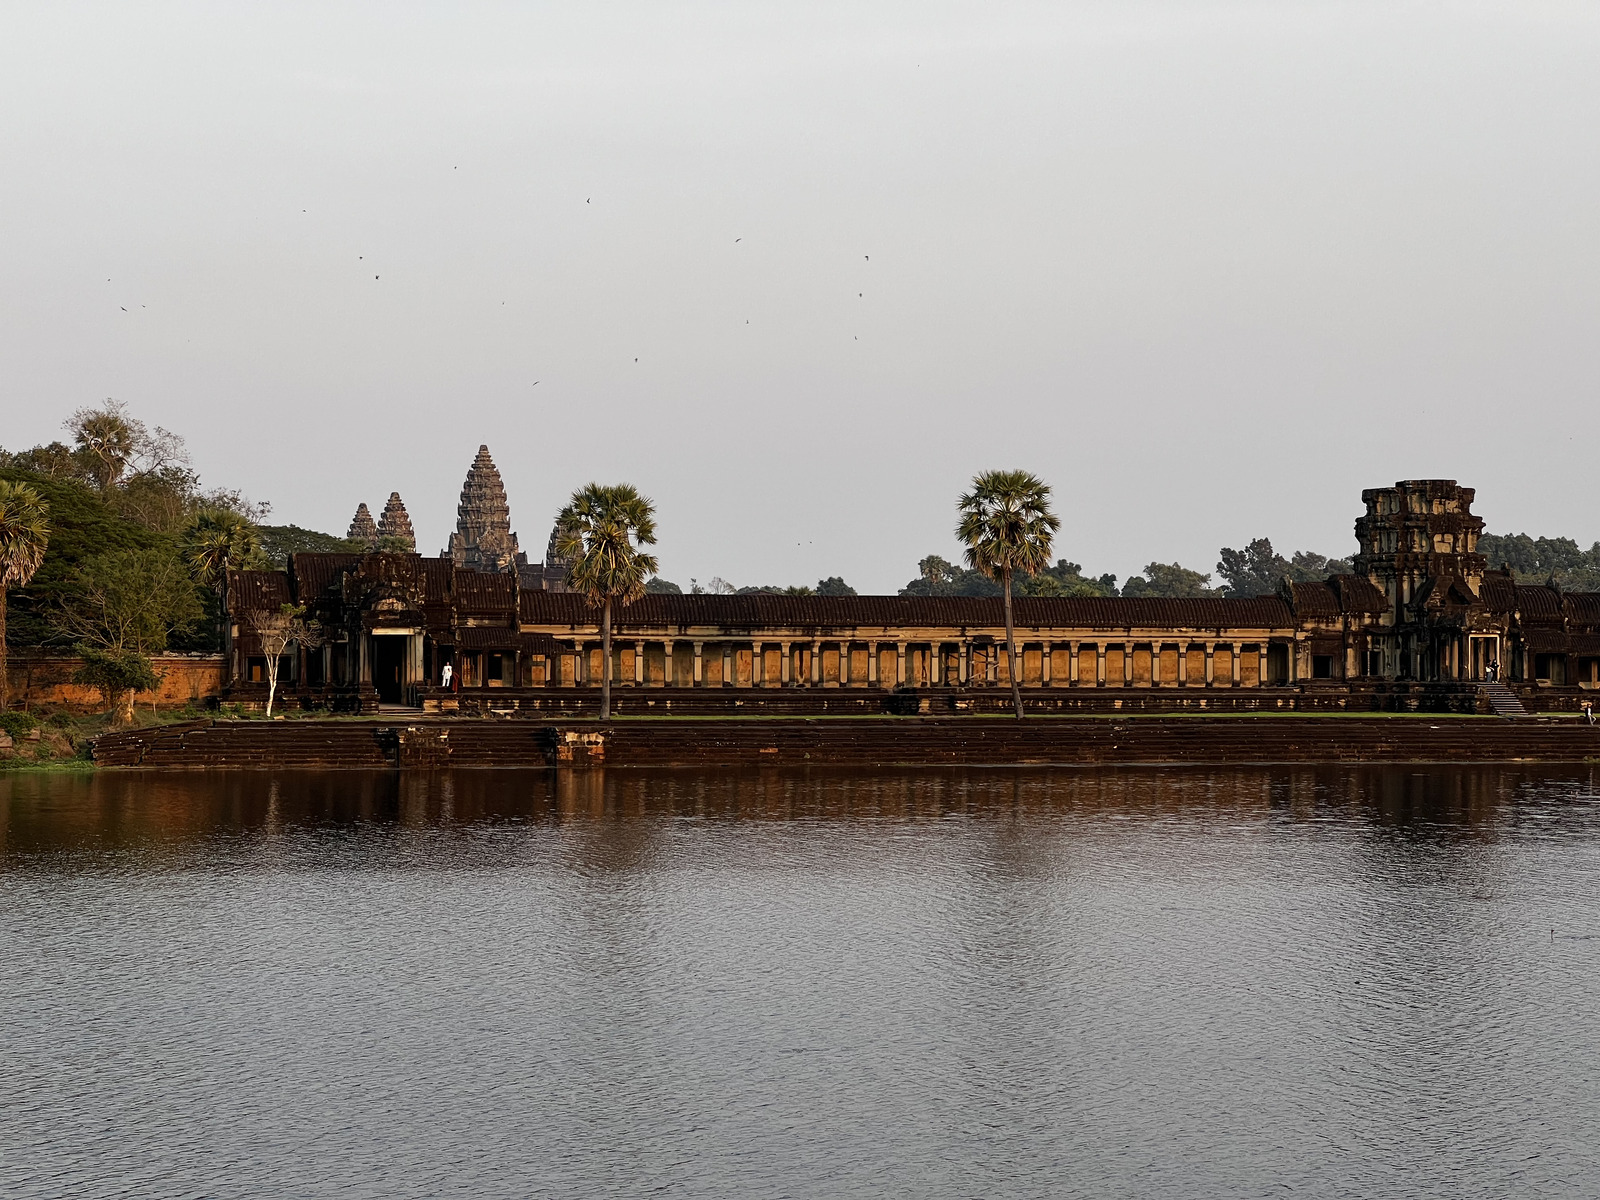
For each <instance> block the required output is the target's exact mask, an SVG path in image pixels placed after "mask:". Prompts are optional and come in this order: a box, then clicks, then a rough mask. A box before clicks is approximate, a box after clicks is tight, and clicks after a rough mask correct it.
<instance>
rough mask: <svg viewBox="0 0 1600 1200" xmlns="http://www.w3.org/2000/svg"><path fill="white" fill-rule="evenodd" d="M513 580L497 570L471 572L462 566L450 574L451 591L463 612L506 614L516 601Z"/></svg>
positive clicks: (509, 613)
mask: <svg viewBox="0 0 1600 1200" xmlns="http://www.w3.org/2000/svg"><path fill="white" fill-rule="evenodd" d="M515 582H516V581H515V580H514V579H513V578H512V577H511V576H510V575H502V574H500V573H499V572H498V571H470V570H467V569H466V568H465V567H462V568H458V569H457V570H456V572H455V574H454V575H453V576H452V578H451V582H450V591H451V595H452V597H453V598H454V600H455V602H456V604H457V605H458V606H459V607H460V609H461V611H462V612H464V613H472V614H474V615H480V616H487V615H491V614H494V613H505V614H506V615H507V616H509V615H511V613H512V610H513V605H515V604H516V589H515Z"/></svg>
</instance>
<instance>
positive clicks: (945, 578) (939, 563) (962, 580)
mask: <svg viewBox="0 0 1600 1200" xmlns="http://www.w3.org/2000/svg"><path fill="white" fill-rule="evenodd" d="M900 594H901V595H902V596H998V595H999V594H1000V585H999V584H997V583H995V581H994V580H992V579H990V578H989V576H987V575H985V574H984V573H983V572H982V571H970V570H963V569H962V568H961V567H958V566H956V565H955V564H954V563H952V562H948V561H946V560H945V559H943V558H940V557H939V556H938V555H937V554H930V555H928V557H927V558H924V559H923V560H922V561H921V562H919V563H918V564H917V578H915V579H913V580H912V581H911V582H910V583H908V584H906V586H905V587H903V588H901V589H900Z"/></svg>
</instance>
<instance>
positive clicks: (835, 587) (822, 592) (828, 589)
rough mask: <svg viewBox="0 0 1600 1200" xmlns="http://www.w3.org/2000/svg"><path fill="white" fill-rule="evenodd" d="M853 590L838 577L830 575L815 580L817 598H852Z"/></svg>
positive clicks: (854, 592)
mask: <svg viewBox="0 0 1600 1200" xmlns="http://www.w3.org/2000/svg"><path fill="white" fill-rule="evenodd" d="M856 594H857V593H856V590H855V588H853V587H851V586H850V585H849V584H848V583H846V582H845V581H844V580H843V579H842V578H840V577H839V576H838V575H830V576H828V577H827V578H826V579H819V580H817V595H819V596H854V595H856Z"/></svg>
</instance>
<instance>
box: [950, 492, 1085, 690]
mask: <svg viewBox="0 0 1600 1200" xmlns="http://www.w3.org/2000/svg"><path fill="white" fill-rule="evenodd" d="M959 507H960V510H961V520H960V522H959V523H958V524H957V525H956V537H957V538H959V539H960V540H961V541H963V542H965V543H966V546H967V555H966V557H967V565H968V566H969V567H971V568H972V569H973V570H975V571H982V572H983V573H984V574H986V575H988V576H989V577H990V578H992V579H994V580H995V581H996V582H998V583H999V584H1000V589H1001V593H1002V594H1003V595H1004V597H1005V613H1006V667H1007V669H1008V670H1009V672H1010V675H1011V700H1012V703H1013V705H1014V706H1015V708H1016V710H1017V720H1019V721H1020V720H1022V683H1021V680H1020V679H1019V678H1018V676H1017V637H1016V625H1015V622H1014V621H1013V619H1012V614H1011V581H1012V578H1013V576H1015V575H1016V574H1017V573H1018V572H1021V573H1022V574H1024V575H1027V576H1033V575H1037V574H1038V573H1039V571H1040V570H1041V569H1043V567H1044V566H1045V565H1046V564H1047V563H1048V562H1049V561H1050V548H1051V545H1052V544H1053V543H1054V541H1055V533H1056V530H1057V529H1059V528H1061V521H1060V520H1059V518H1057V517H1056V516H1055V514H1054V513H1052V512H1051V511H1050V487H1049V485H1048V484H1046V483H1045V482H1044V481H1043V480H1041V479H1040V478H1039V477H1038V476H1037V475H1034V474H1032V473H1031V472H1028V471H985V472H984V473H983V474H982V475H979V476H977V477H976V478H975V479H973V481H972V490H971V491H970V492H967V493H966V494H965V495H963V496H962V497H961V500H960V503H959Z"/></svg>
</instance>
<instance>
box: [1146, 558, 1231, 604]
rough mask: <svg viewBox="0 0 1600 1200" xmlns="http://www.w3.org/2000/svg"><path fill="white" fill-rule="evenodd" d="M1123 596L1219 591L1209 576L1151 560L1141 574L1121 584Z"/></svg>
mask: <svg viewBox="0 0 1600 1200" xmlns="http://www.w3.org/2000/svg"><path fill="white" fill-rule="evenodd" d="M1122 594H1123V595H1124V596H1166V597H1193V596H1219V595H1221V594H1222V593H1221V591H1220V590H1219V589H1217V588H1214V587H1212V586H1211V576H1210V575H1202V574H1201V573H1200V572H1199V571H1191V570H1190V569H1189V568H1188V567H1185V566H1180V565H1179V564H1178V563H1158V562H1153V563H1151V564H1150V565H1149V566H1147V567H1145V569H1144V573H1143V574H1142V575H1135V576H1133V578H1131V579H1129V580H1128V582H1127V583H1125V584H1123V585H1122Z"/></svg>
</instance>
